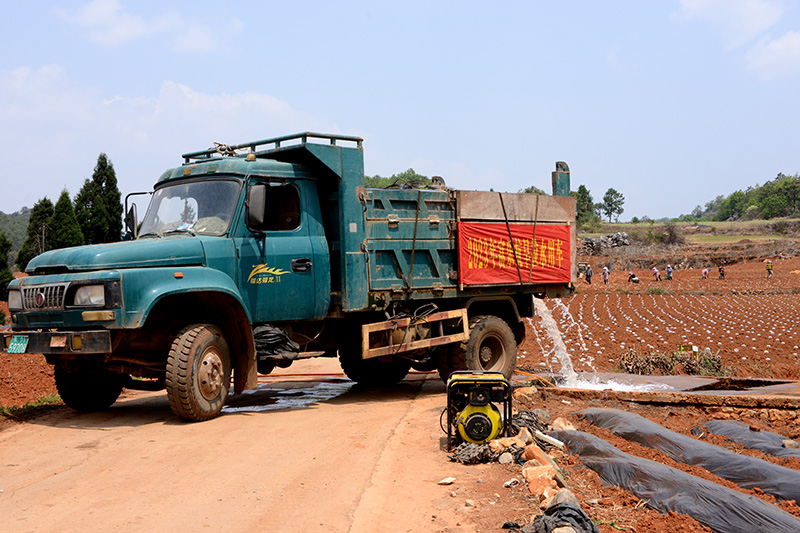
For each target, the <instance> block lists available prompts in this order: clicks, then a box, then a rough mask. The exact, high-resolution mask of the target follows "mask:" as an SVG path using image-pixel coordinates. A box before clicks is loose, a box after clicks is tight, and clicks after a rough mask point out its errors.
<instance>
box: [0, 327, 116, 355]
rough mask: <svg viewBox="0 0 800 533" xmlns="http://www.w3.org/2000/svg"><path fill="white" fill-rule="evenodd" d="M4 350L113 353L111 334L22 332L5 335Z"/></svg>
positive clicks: (19, 351) (49, 352) (98, 331)
mask: <svg viewBox="0 0 800 533" xmlns="http://www.w3.org/2000/svg"><path fill="white" fill-rule="evenodd" d="M2 348H3V350H5V351H8V353H41V354H45V355H82V354H107V353H111V332H110V331H108V330H95V331H20V332H12V333H11V334H7V333H6V334H3V343H2Z"/></svg>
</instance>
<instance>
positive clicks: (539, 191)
mask: <svg viewBox="0 0 800 533" xmlns="http://www.w3.org/2000/svg"><path fill="white" fill-rule="evenodd" d="M517 192H520V193H526V194H547V193H546V192H544V191H543V190H542V189H540V188H539V187H536V186H535V185H531V186H529V187H525V188H524V189H520V190H518V191H517Z"/></svg>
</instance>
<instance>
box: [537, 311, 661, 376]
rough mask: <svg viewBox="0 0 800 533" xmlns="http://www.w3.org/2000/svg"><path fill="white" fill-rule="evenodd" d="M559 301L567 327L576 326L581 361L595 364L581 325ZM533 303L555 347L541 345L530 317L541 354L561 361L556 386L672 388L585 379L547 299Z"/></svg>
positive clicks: (549, 358) (546, 357)
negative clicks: (576, 369) (576, 365)
mask: <svg viewBox="0 0 800 533" xmlns="http://www.w3.org/2000/svg"><path fill="white" fill-rule="evenodd" d="M558 304H561V305H560V309H561V312H562V313H564V315H565V316H566V317H567V321H568V327H569V328H573V327H575V328H577V333H578V339H579V340H580V348H581V350H582V354H581V360H582V361H586V362H587V363H588V364H589V366H592V364H591V362H592V361H594V357H593V356H592V355H591V354H590V353H589V350H588V348H587V347H586V343H585V342H584V341H583V335H582V334H581V326H580V324H579V323H578V322H577V321H576V320H575V318H574V317H573V316H572V314H571V313H570V312H569V309H568V308H567V306H565V305H564V303H563V302H561V301H560V300H556V306H558ZM533 305H534V307H535V308H536V314H537V315H539V317H541V319H542V327H543V328H544V330H545V331H546V332H547V336H548V337H549V338H550V340H551V341H552V343H553V348H552V349H550V350H546V349H545V347H544V345H543V344H542V340H541V339H540V338H539V333H538V330H537V328H536V327H535V326H534V324H533V319H531V318H528V323H529V324H530V325H531V326H532V327H533V331H534V333H535V334H536V342H537V343H538V344H539V349H541V350H542V355H543V356H544V358H545V359H547V360H551V359H552V358H555V359H556V360H558V361H559V362H560V363H561V379H560V380H559V381H558V382H557V383H556V386H558V387H563V388H570V389H589V390H606V389H611V390H615V391H640V392H645V391H653V390H668V389H672V387H670V386H669V385H666V384H663V383H647V384H636V385H634V384H630V383H621V382H619V381H617V380H614V379H607V380H601V379H600V378H598V377H597V376H593V377H591V378H589V379H586V378H585V377H584V376H582V375H581V374H579V373H578V372H576V371H575V368H574V366H573V365H572V358H571V356H570V354H569V352H568V351H567V346H566V344H564V338H563V336H562V334H561V330H560V329H559V328H558V323H556V320H555V318H553V313H551V312H550V309H548V308H547V305H546V304H545V303H544V300H541V299H539V298H534V299H533Z"/></svg>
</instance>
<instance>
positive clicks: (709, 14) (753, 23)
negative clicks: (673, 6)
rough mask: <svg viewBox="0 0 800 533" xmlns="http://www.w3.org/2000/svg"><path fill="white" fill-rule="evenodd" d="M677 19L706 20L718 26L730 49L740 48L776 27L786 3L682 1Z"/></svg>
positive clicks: (772, 0) (780, 0)
mask: <svg viewBox="0 0 800 533" xmlns="http://www.w3.org/2000/svg"><path fill="white" fill-rule="evenodd" d="M680 4H681V7H680V9H679V10H678V12H677V13H676V16H677V17H679V18H683V19H686V20H705V21H708V22H711V23H712V24H714V25H716V26H718V27H719V28H720V30H721V31H722V34H723V37H724V39H725V42H726V44H727V46H729V47H730V48H738V47H740V46H742V45H744V44H746V43H748V42H751V41H752V40H753V39H755V38H756V37H757V36H758V35H759V34H761V33H762V32H764V31H765V30H767V29H768V28H770V27H772V26H773V25H775V24H776V23H777V22H778V21H779V20H780V18H781V16H782V15H783V11H784V8H783V6H784V2H783V0H680Z"/></svg>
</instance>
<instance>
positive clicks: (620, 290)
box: [617, 289, 633, 294]
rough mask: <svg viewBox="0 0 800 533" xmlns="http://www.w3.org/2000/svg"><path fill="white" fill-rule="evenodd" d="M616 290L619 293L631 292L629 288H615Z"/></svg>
mask: <svg viewBox="0 0 800 533" xmlns="http://www.w3.org/2000/svg"><path fill="white" fill-rule="evenodd" d="M617 292H618V293H620V294H633V291H632V290H629V289H617Z"/></svg>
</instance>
